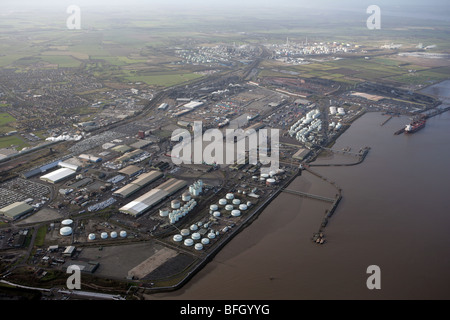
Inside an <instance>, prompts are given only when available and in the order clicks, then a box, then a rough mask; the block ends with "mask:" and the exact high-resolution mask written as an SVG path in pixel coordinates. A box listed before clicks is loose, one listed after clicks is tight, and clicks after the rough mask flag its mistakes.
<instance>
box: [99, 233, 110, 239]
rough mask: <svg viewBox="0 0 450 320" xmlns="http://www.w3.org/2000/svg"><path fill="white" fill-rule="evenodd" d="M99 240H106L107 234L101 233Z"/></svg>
mask: <svg viewBox="0 0 450 320" xmlns="http://www.w3.org/2000/svg"><path fill="white" fill-rule="evenodd" d="M100 238H102V239H106V238H108V234H107V233H106V232H102V233H101V235H100Z"/></svg>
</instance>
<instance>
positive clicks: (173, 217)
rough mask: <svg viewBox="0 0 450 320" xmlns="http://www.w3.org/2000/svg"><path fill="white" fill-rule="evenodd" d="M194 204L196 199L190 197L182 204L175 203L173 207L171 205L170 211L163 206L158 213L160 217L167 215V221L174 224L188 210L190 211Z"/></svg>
mask: <svg viewBox="0 0 450 320" xmlns="http://www.w3.org/2000/svg"><path fill="white" fill-rule="evenodd" d="M196 205H197V201H196V200H194V199H190V200H189V201H187V202H185V203H184V205H183V206H181V203H180V204H179V205H176V206H175V207H174V206H172V209H173V210H172V211H169V210H167V209H164V208H163V209H160V210H159V215H160V216H161V217H169V222H170V223H171V224H174V223H176V222H178V221H179V220H180V219H181V218H182V217H184V216H186V215H187V214H188V213H189V212H191V211H192V210H193V209H194V208H195V206H196Z"/></svg>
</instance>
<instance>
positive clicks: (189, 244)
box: [184, 239, 194, 247]
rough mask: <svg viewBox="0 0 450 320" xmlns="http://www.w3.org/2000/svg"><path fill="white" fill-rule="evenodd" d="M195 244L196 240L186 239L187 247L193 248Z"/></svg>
mask: <svg viewBox="0 0 450 320" xmlns="http://www.w3.org/2000/svg"><path fill="white" fill-rule="evenodd" d="M193 244H194V240H192V239H186V240H184V245H185V246H186V247H190V246H192V245H193Z"/></svg>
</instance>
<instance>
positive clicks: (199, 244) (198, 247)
mask: <svg viewBox="0 0 450 320" xmlns="http://www.w3.org/2000/svg"><path fill="white" fill-rule="evenodd" d="M194 248H195V250H198V251H200V250H203V245H202V244H201V243H196V244H195V247H194Z"/></svg>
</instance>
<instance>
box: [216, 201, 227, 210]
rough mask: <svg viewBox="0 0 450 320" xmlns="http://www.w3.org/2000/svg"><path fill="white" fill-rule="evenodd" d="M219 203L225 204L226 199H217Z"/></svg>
mask: <svg viewBox="0 0 450 320" xmlns="http://www.w3.org/2000/svg"><path fill="white" fill-rule="evenodd" d="M219 204H220V205H221V206H224V205H226V204H227V200H226V199H220V200H219ZM216 210H217V209H216Z"/></svg>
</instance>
